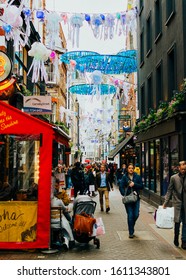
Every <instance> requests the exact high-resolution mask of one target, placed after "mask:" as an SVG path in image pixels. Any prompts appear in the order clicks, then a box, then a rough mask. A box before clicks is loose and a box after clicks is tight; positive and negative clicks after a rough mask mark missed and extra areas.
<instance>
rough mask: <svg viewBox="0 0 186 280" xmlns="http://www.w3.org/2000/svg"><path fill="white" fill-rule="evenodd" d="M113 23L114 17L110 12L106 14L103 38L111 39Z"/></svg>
mask: <svg viewBox="0 0 186 280" xmlns="http://www.w3.org/2000/svg"><path fill="white" fill-rule="evenodd" d="M114 25H115V17H114V16H113V15H112V14H108V15H106V17H105V23H104V40H106V39H108V38H109V39H113V37H114Z"/></svg>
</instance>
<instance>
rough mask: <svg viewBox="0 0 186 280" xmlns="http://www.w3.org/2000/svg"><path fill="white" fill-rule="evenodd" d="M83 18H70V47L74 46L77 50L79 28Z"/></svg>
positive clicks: (80, 15) (73, 16)
mask: <svg viewBox="0 0 186 280" xmlns="http://www.w3.org/2000/svg"><path fill="white" fill-rule="evenodd" d="M83 20H84V17H83V15H82V14H74V15H72V16H71V18H70V27H71V28H70V39H71V41H72V47H74V45H76V46H77V48H79V34H80V28H81V27H82V26H83Z"/></svg>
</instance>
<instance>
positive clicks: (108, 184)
mask: <svg viewBox="0 0 186 280" xmlns="http://www.w3.org/2000/svg"><path fill="white" fill-rule="evenodd" d="M96 189H97V190H98V192H99V202H100V207H101V211H104V207H103V198H104V197H105V206H106V213H108V212H109V211H110V205H109V191H110V189H112V190H114V189H113V185H112V181H111V179H110V175H109V172H106V171H105V165H104V164H102V165H101V167H100V172H99V173H97V174H96Z"/></svg>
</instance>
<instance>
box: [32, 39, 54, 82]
mask: <svg viewBox="0 0 186 280" xmlns="http://www.w3.org/2000/svg"><path fill="white" fill-rule="evenodd" d="M50 53H51V50H48V49H47V48H46V47H45V45H43V44H42V43H40V42H35V43H33V44H32V46H31V50H29V52H28V55H29V56H33V62H32V64H31V66H30V69H29V71H28V74H27V75H29V73H30V71H31V70H33V74H32V82H33V83H36V82H38V80H39V78H40V74H41V80H44V81H45V82H47V80H48V77H47V72H46V69H45V65H44V62H45V61H47V60H48V58H49V56H50Z"/></svg>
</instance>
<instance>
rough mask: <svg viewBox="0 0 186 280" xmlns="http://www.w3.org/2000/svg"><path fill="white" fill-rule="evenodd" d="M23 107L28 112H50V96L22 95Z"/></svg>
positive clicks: (39, 113)
mask: <svg viewBox="0 0 186 280" xmlns="http://www.w3.org/2000/svg"><path fill="white" fill-rule="evenodd" d="M23 109H24V112H26V113H29V114H38V115H41V114H52V101H51V96H48V95H47V96H40V95H32V96H24V99H23Z"/></svg>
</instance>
